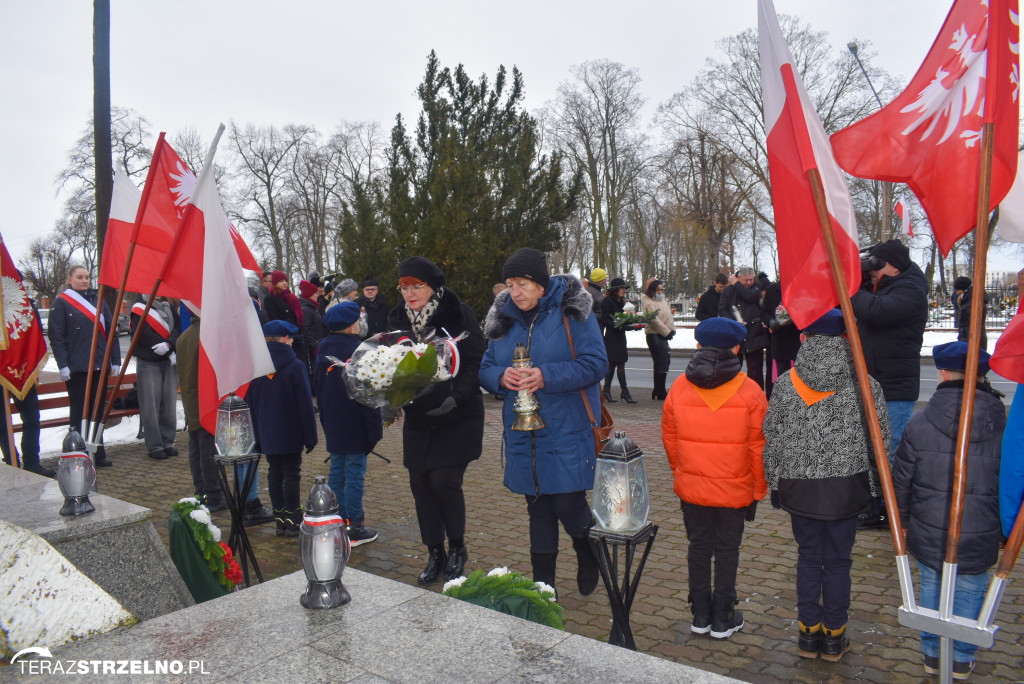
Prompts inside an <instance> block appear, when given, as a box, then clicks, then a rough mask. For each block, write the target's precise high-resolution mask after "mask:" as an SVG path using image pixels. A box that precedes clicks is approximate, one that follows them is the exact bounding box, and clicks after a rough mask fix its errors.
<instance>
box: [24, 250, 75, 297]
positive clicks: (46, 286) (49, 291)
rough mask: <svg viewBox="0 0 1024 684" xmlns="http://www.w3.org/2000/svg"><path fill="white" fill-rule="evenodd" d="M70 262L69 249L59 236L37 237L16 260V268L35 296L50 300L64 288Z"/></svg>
mask: <svg viewBox="0 0 1024 684" xmlns="http://www.w3.org/2000/svg"><path fill="white" fill-rule="evenodd" d="M71 262H72V259H71V251H70V250H69V249H68V246H67V244H66V243H65V242H63V241H62V240H61V239H60V238H56V237H54V236H46V237H37V238H35V239H34V240H32V242H31V243H29V247H28V254H27V255H26V256H24V257H23V258H21V259H19V260H18V268H19V269H20V270H21V275H22V278H23V279H24V281H25V283H26V284H27V285H28V287H29V288H30V289H31V290H33V291H34V292H35V294H36V297H49V298H50V299H51V300H52V299H53V298H54V297H56V296H57V295H58V294H59V293H60V292H62V291H63V290H64V287H65V283H66V282H67V276H68V268H69V267H70V266H71Z"/></svg>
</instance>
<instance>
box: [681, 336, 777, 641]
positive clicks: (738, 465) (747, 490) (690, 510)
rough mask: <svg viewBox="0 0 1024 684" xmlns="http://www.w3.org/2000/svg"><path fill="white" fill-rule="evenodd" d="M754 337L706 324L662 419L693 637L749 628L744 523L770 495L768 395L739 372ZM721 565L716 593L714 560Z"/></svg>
mask: <svg viewBox="0 0 1024 684" xmlns="http://www.w3.org/2000/svg"><path fill="white" fill-rule="evenodd" d="M746 335H747V329H746V327H745V326H743V325H742V324H740V323H737V322H736V321H733V320H730V319H728V318H710V319H708V320H706V321H702V322H701V323H700V324H699V325H698V326H697V329H696V330H695V331H694V336H695V337H696V339H697V346H698V347H699V349H698V350H697V351H696V352H695V353H694V355H693V358H692V359H690V363H689V365H687V367H686V373H685V375H684V376H683V377H681V378H679V379H678V380H676V381H675V382H674V383H672V388H671V390H670V391H669V393H668V397H667V398H666V400H665V408H664V411H663V413H662V416H661V431H662V440H663V441H664V443H665V453H666V454H667V455H668V461H669V465H671V466H672V475H673V477H674V479H675V486H674V488H675V492H676V494H677V495H678V496H679V498H680V500H681V502H682V510H683V523H684V525H685V527H686V538H687V540H689V542H690V543H689V547H688V550H687V563H688V566H689V576H690V593H689V597H688V601H689V602H690V607H691V608H692V610H693V622H692V623H691V625H690V631H692V632H695V633H697V634H707V633H708V632H710V633H711V636H712V637H713V638H715V639H725V638H728V637H729V636H732V634H733V633H735V632H737V631H738V630H740V629H742V628H743V614H742V613H740V611H738V610H736V571H737V568H738V567H739V558H740V542H741V541H742V539H743V524H744V521H745V520H753V519H754V511H755V509H756V506H757V502H758V501H759V500H761V499H763V498H764V496H765V494H767V493H768V487H767V485H766V483H765V479H764V465H763V463H762V460H761V452H762V450H763V449H764V434H763V433H762V432H761V423H762V422H763V421H764V414H765V412H766V411H767V409H768V401H767V400H766V399H765V396H764V392H763V391H761V388H760V387H759V386H758V384H757V383H756V382H754V381H753V380H751V379H750V378H748V377H747V376H746V374H745V373H741V372H740V359H739V357H738V356H737V353H738V352H739V349H740V345H741V344H742V342H743V339H744V338H745V337H746ZM712 557H714V560H715V578H714V591H713V592H712V586H711V559H712Z"/></svg>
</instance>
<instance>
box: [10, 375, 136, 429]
mask: <svg viewBox="0 0 1024 684" xmlns="http://www.w3.org/2000/svg"><path fill="white" fill-rule="evenodd" d="M114 380H116V378H107V397H110V395H111V393H112V391H113V389H114ZM135 380H136V377H135V373H129V374H127V375H125V376H124V381H123V382H122V383H121V387H120V389H118V390H117V397H116V398H118V399H120V398H122V397H124V396H125V395H126V394H128V392H129V391H130V390H132V389H134V388H135ZM36 392H38V394H39V412H40V413H42V412H43V411H46V410H47V409H64V410H65V413H67V411H68V410H69V409H70V408H71V399H70V398H69V397H68V388H67V386H66V385H65V384H64V383H63V382H62V381H58V382H40V383H37V384H36ZM94 399H95V397H90V398H89V403H90V404H91V403H92V402H93V400H94ZM102 409H103V407H100V410H101V411H102ZM17 413H19V411H18V406H17V404H15V403H14V402H13V401H12V402H11V415H12V416H13V415H15V414H17ZM137 415H139V409H138V407H136V408H128V409H117V408H115V409H112V410H111V411H110V416H109V417H108V418H107V423H108V425H109V424H110V423H111V421H113V422H114V424H116V423H117V422H118V421H119V420H120V419H121V418H124V417H125V416H137ZM68 418H69V416H68V415H64V416H63V417H60V418H47V419H45V420H40V421H39V428H40V429H43V430H45V429H46V428H52V427H66V426H67V424H68ZM114 419H117V421H115V420H114ZM21 427H22V426H21V423H17V424H15V425H14V431H15V432H21Z"/></svg>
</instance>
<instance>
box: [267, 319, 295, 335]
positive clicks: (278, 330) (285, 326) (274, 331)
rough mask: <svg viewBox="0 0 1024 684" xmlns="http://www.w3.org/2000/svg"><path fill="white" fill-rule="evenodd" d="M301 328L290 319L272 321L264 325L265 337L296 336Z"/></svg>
mask: <svg viewBox="0 0 1024 684" xmlns="http://www.w3.org/2000/svg"><path fill="white" fill-rule="evenodd" d="M298 334H299V329H298V328H296V327H295V326H294V325H292V324H291V323H289V322H288V321H270V322H269V323H266V324H265V325H264V326H263V336H264V337H296V336H297V335H298Z"/></svg>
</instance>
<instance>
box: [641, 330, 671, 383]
mask: <svg viewBox="0 0 1024 684" xmlns="http://www.w3.org/2000/svg"><path fill="white" fill-rule="evenodd" d="M646 337H647V348H648V349H649V350H650V351H651V361H653V363H654V373H655V374H657V373H668V366H669V362H670V361H671V359H670V358H669V353H668V340H666V339H665V338H664V337H662V336H661V335H656V334H651V335H647V336H646Z"/></svg>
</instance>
